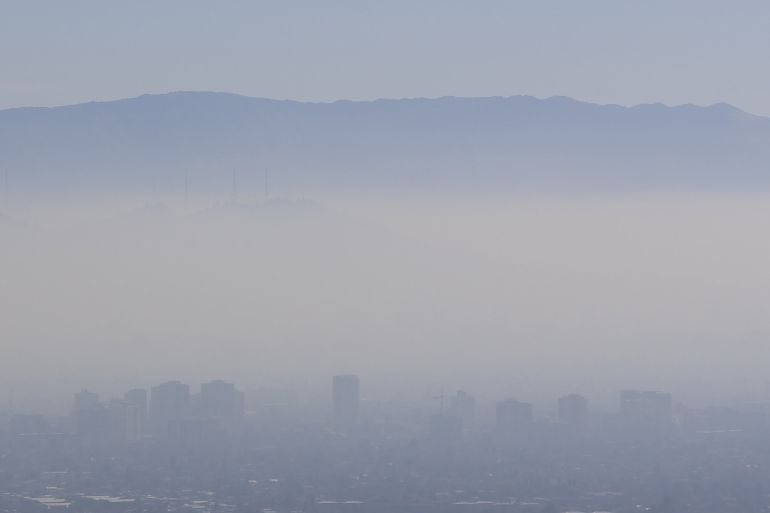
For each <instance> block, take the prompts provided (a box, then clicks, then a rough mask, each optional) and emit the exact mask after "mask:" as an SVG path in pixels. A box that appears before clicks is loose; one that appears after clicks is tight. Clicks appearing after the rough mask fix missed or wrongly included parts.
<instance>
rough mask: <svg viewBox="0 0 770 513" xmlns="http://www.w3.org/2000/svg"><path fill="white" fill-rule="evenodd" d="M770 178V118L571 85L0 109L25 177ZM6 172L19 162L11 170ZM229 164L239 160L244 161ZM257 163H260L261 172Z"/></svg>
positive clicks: (97, 182) (117, 182)
mask: <svg viewBox="0 0 770 513" xmlns="http://www.w3.org/2000/svg"><path fill="white" fill-rule="evenodd" d="M266 168H269V169H272V170H275V176H274V185H275V186H276V187H279V188H281V189H282V190H283V191H285V192H287V193H291V194H304V193H309V192H311V191H315V190H319V189H329V190H337V189H348V188H352V189H371V190H379V189H382V188H385V189H388V190H404V189H412V190H414V189H419V190H424V189H436V188H444V187H452V188H467V187H476V188H485V187H490V188H498V187H516V188H519V189H521V188H525V189H526V188H546V189H553V188H575V187H578V188H581V187H582V188H586V187H587V188H592V187H600V188H606V187H609V188H617V187H621V188H648V187H658V188H660V187H708V188H713V187H738V188H741V187H743V188H745V187H750V188H753V187H757V186H761V187H770V176H769V175H768V173H767V170H770V118H765V117H762V116H756V115H753V114H750V113H747V112H744V111H742V110H740V109H737V108H736V107H733V106H731V105H729V104H725V103H717V104H714V105H711V106H707V107H699V106H694V105H680V106H673V107H672V106H666V105H663V104H642V105H637V106H634V107H624V106H619V105H612V104H608V105H602V104H595V103H589V102H582V101H579V100H574V99H572V98H569V97H563V96H557V97H551V98H545V99H541V98H536V97H533V96H524V95H519V96H510V97H481V98H464V97H441V98H414V99H400V100H399V99H380V100H373V101H350V100H338V101H334V102H315V103H314V102H299V101H295V100H272V99H265V98H253V97H248V96H242V95H238V94H234V93H222V92H191V91H178V92H171V93H163V94H148V95H142V96H138V97H134V98H127V99H122V100H115V101H106V102H88V103H82V104H75V105H70V106H63V107H20V108H15V109H6V110H3V111H0V171H1V170H3V169H5V170H6V172H11V173H12V174H13V177H12V178H13V182H14V184H15V186H16V187H17V188H20V189H30V190H44V189H49V190H61V189H72V190H88V189H90V188H105V187H106V188H108V189H109V188H111V189H114V190H118V191H119V190H121V189H125V188H128V189H156V190H167V191H168V190H178V188H179V187H180V186H181V185H180V184H182V183H183V181H184V180H185V178H184V177H185V176H187V177H188V179H190V178H192V179H193V182H194V183H195V186H196V187H198V188H200V189H201V190H208V189H211V188H213V189H223V188H227V187H230V185H229V184H230V183H231V179H230V175H231V174H234V173H236V174H237V173H240V174H241V175H242V180H241V183H242V185H243V186H244V187H247V188H249V189H253V190H256V189H258V188H259V187H261V185H260V184H261V182H262V181H263V179H262V178H260V176H261V173H263V172H264V169H266ZM8 170H10V171H8ZM234 170H235V171H234ZM257 170H261V171H257Z"/></svg>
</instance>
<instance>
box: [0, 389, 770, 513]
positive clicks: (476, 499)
mask: <svg viewBox="0 0 770 513" xmlns="http://www.w3.org/2000/svg"><path fill="white" fill-rule="evenodd" d="M327 395H328V398H329V400H328V402H327V403H325V404H321V405H312V406H303V404H302V401H301V400H300V399H299V398H298V397H297V395H296V394H295V393H293V392H292V391H291V390H285V389H264V390H260V391H259V392H258V393H254V394H253V396H252V397H248V396H246V395H245V394H244V393H243V392H242V391H240V390H239V389H238V387H236V386H235V385H234V384H232V383H228V382H226V381H222V380H214V381H210V382H207V383H202V384H201V385H200V388H199V391H197V392H195V391H194V390H193V389H192V388H191V386H190V385H188V384H186V383H182V382H180V381H168V382H165V383H162V384H159V385H157V386H154V387H152V388H151V389H150V390H149V391H148V390H145V389H133V390H129V391H127V392H126V393H125V394H124V395H123V397H120V398H115V399H109V400H102V399H101V398H100V396H99V395H98V394H96V393H94V392H91V391H89V390H86V389H83V390H81V391H79V392H77V393H76V394H74V397H73V402H72V405H71V415H67V416H64V417H56V416H44V415H37V414H11V415H6V416H5V417H4V418H5V423H4V428H3V430H2V453H1V454H0V490H2V494H0V509H2V511H19V512H37V511H71V512H86V511H117V512H137V511H164V512H165V511H179V512H191V513H192V512H228V511H232V512H240V511H261V512H271V511H274V512H318V513H323V512H337V511H344V512H351V513H355V512H360V513H368V512H386V511H407V512H416V513H417V512H439V511H449V512H462V513H466V512H467V513H473V512H503V513H508V512H510V513H518V512H533V513H547V512H564V511H570V512H573V511H574V512H578V511H582V512H594V511H614V512H619V513H625V512H629V513H630V512H638V511H650V512H681V511H701V512H712V511H713V512H722V513H724V512H733V511H734V512H750V511H765V510H766V504H767V498H768V496H769V495H768V494H770V473H768V472H767V471H766V469H767V468H768V465H770V401H768V402H767V403H762V404H753V405H748V404H747V405H743V406H742V407H740V408H727V407H711V408H706V409H690V408H687V407H686V406H684V405H682V404H679V403H677V402H675V400H674V399H673V398H672V396H671V394H669V393H666V392H658V391H640V390H623V391H620V392H619V394H618V403H617V409H615V410H614V411H607V412H598V411H594V410H593V409H592V407H591V403H590V399H588V398H586V397H584V396H582V395H579V394H575V393H569V394H565V395H564V396H562V397H559V398H557V399H555V401H554V403H555V415H553V416H544V415H539V414H538V413H537V412H536V411H535V409H534V407H533V404H531V403H528V402H525V401H522V400H517V399H514V398H510V397H507V398H503V399H499V400H497V401H495V402H494V403H493V404H490V405H483V404H482V403H481V402H479V401H478V400H477V399H476V398H475V397H474V396H473V395H472V394H470V393H468V392H465V391H462V390H458V391H456V392H454V393H451V394H446V395H445V394H444V393H443V392H442V393H441V394H440V395H437V396H431V397H427V398H421V399H417V400H414V401H386V402H382V401H370V400H367V399H366V397H367V395H366V381H365V380H361V379H360V378H359V377H358V376H356V375H351V374H347V375H337V376H334V377H333V378H332V379H331V383H330V386H329V390H328V394H327ZM485 406H487V407H486V408H485ZM728 475H729V476H731V477H730V478H729V479H727V478H726V476H728Z"/></svg>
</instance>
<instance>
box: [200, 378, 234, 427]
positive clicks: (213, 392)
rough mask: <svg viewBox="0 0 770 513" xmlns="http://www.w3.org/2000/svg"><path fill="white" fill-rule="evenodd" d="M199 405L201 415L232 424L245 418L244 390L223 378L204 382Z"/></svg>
mask: <svg viewBox="0 0 770 513" xmlns="http://www.w3.org/2000/svg"><path fill="white" fill-rule="evenodd" d="M197 407H198V413H199V415H200V416H201V417H203V418H208V419H214V420H218V421H220V422H222V423H223V424H225V425H228V426H232V425H234V424H237V423H238V422H240V421H241V420H242V419H243V409H244V405H243V392H241V391H239V390H237V389H236V388H235V385H233V384H232V383H226V382H224V381H222V380H215V381H210V382H209V383H203V384H202V385H201V393H200V395H199V396H198V404H197Z"/></svg>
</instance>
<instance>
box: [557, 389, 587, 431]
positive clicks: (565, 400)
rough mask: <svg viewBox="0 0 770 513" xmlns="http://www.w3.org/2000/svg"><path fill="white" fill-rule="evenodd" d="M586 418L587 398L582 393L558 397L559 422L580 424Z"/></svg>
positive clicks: (584, 421)
mask: <svg viewBox="0 0 770 513" xmlns="http://www.w3.org/2000/svg"><path fill="white" fill-rule="evenodd" d="M587 420H588V400H587V399H586V398H585V397H583V396H582V395H578V394H569V395H565V396H564V397H560V398H559V422H563V423H564V424H570V425H573V426H582V425H584V424H585V423H586V421H587Z"/></svg>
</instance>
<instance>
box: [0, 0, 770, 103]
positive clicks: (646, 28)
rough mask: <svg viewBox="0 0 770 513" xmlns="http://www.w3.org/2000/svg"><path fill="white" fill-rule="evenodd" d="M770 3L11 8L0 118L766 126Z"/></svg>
mask: <svg viewBox="0 0 770 513" xmlns="http://www.w3.org/2000/svg"><path fill="white" fill-rule="evenodd" d="M768 21H770V2H767V1H766V0H735V1H731V2H725V1H723V0H722V1H711V0H665V1H664V0H645V1H630V0H629V1H624V0H582V1H576V0H562V1H548V0H530V1H515V0H488V1H485V0H479V1H473V2H471V1H458V0H420V1H415V0H410V1H405V0H389V1H382V0H378V1H367V0H355V1H354V0H348V1H343V0H325V1H318V0H306V1H299V0H294V1H292V0H274V1H256V0H249V1H246V0H231V1H221V2H214V1H211V0H205V1H204V0H163V1H158V0H132V1H121V2H119V1H105V0H68V1H66V2H63V1H60V0H47V1H44V0H0V69H1V70H2V80H0V108H5V107H12V106H20V105H56V104H67V103H74V102H81V101H88V100H94V99H111V98H119V97H127V96H135V95H139V94H142V93H147V92H165V91H170V90H224V91H232V92H238V93H243V94H247V95H252V96H265V97H273V98H294V99H303V100H333V99H339V98H349V99H370V98H376V97H414V96H430V97H433V96H442V95H458V96H489V95H513V94H532V95H535V96H551V95H567V96H572V97H576V98H579V99H584V100H591V101H597V102H602V103H620V104H636V103H642V102H656V101H661V102H664V103H670V104H679V103H688V102H690V103H696V104H710V103H715V102H719V101H726V102H729V103H732V104H735V105H737V106H739V107H741V108H743V109H746V110H748V111H751V112H755V113H758V114H765V115H770V96H768V95H767V94H766V92H767V91H768V90H770V67H768V66H766V64H765V61H766V58H767V55H768V53H769V52H770V30H767V28H768Z"/></svg>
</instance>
